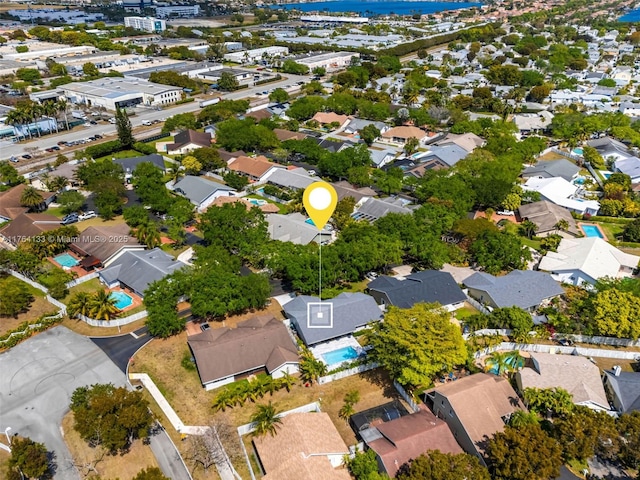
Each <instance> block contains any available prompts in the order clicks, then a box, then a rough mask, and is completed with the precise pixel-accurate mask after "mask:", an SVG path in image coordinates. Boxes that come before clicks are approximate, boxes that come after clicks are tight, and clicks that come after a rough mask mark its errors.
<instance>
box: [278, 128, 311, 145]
mask: <svg viewBox="0 0 640 480" xmlns="http://www.w3.org/2000/svg"><path fill="white" fill-rule="evenodd" d="M273 133H275V134H276V137H277V138H278V140H280V141H281V142H285V141H287V140H304V139H305V138H307V134H306V133H302V132H290V131H289V130H283V129H282V128H274V129H273Z"/></svg>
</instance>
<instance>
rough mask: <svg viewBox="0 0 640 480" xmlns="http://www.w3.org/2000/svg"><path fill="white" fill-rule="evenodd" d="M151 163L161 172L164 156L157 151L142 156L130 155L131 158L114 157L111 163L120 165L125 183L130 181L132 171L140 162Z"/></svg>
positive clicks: (163, 168) (163, 169)
mask: <svg viewBox="0 0 640 480" xmlns="http://www.w3.org/2000/svg"><path fill="white" fill-rule="evenodd" d="M147 162H148V163H151V164H152V165H153V166H155V167H156V168H158V169H160V171H162V172H163V173H164V172H165V171H166V168H165V166H164V157H163V156H162V155H159V154H157V153H153V154H151V155H145V156H144V157H131V158H116V159H114V160H113V163H115V164H117V165H120V166H121V167H122V170H123V171H124V180H125V182H126V183H131V178H132V177H133V172H134V170H135V169H136V167H137V166H138V165H140V164H141V163H147Z"/></svg>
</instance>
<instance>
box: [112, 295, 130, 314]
mask: <svg viewBox="0 0 640 480" xmlns="http://www.w3.org/2000/svg"><path fill="white" fill-rule="evenodd" d="M109 298H113V299H114V300H115V301H116V308H118V310H124V309H125V308H127V307H130V306H131V305H133V298H131V297H130V296H129V295H127V294H126V293H124V292H111V294H110V295H109Z"/></svg>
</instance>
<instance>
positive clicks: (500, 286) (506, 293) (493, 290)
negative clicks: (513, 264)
mask: <svg viewBox="0 0 640 480" xmlns="http://www.w3.org/2000/svg"><path fill="white" fill-rule="evenodd" d="M463 283H464V284H465V285H466V286H467V287H469V288H474V289H476V290H482V291H484V292H486V293H487V295H489V296H490V297H491V298H492V299H493V301H494V303H495V304H496V305H497V306H498V307H499V308H504V307H513V306H516V307H520V308H524V309H527V308H531V307H537V306H538V305H540V303H541V302H542V301H543V300H545V299H547V298H551V297H555V296H557V295H561V294H562V293H564V290H563V289H562V287H561V286H560V285H559V284H558V282H556V281H555V280H554V279H553V278H551V275H549V274H547V273H543V272H535V271H533V270H514V271H512V272H510V273H509V274H507V275H505V276H503V277H494V276H493V275H489V274H488V273H474V274H473V275H471V276H470V277H469V278H467V279H466V280H465V281H464V282H463Z"/></svg>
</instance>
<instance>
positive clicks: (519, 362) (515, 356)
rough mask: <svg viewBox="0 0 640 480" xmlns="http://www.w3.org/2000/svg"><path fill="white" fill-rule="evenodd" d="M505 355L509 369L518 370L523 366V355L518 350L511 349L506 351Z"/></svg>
mask: <svg viewBox="0 0 640 480" xmlns="http://www.w3.org/2000/svg"><path fill="white" fill-rule="evenodd" d="M506 356H507V364H508V365H509V367H510V369H511V371H514V372H515V371H516V370H520V369H521V368H523V367H524V357H523V356H522V355H520V352H519V351H518V350H512V351H510V352H507V353H506Z"/></svg>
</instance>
